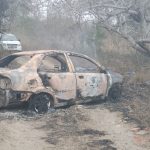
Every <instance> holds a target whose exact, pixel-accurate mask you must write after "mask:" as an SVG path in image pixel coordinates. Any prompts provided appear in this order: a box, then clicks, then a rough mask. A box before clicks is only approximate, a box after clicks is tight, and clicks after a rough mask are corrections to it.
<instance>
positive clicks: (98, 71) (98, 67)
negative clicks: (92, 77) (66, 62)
mask: <svg viewBox="0 0 150 150" xmlns="http://www.w3.org/2000/svg"><path fill="white" fill-rule="evenodd" d="M68 56H69V58H70V61H71V63H72V65H73V67H74V71H75V72H76V73H100V70H101V69H100V66H99V65H98V64H96V63H95V62H94V61H92V60H90V59H88V58H86V57H84V56H80V55H75V54H68ZM71 56H73V57H77V58H81V59H84V60H87V61H89V62H90V63H91V64H93V65H95V66H96V67H97V71H93V72H92V71H81V72H80V71H76V67H75V65H74V62H73V60H72V58H71Z"/></svg>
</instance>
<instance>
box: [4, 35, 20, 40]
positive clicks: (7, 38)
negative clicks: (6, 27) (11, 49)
mask: <svg viewBox="0 0 150 150" xmlns="http://www.w3.org/2000/svg"><path fill="white" fill-rule="evenodd" d="M1 41H18V40H17V38H16V37H15V35H13V34H3V35H2V37H1Z"/></svg>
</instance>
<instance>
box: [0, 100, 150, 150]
mask: <svg viewBox="0 0 150 150" xmlns="http://www.w3.org/2000/svg"><path fill="white" fill-rule="evenodd" d="M106 104H108V105H109V103H107V102H106V103H104V102H102V103H94V104H93V103H92V104H88V105H75V106H71V107H69V108H63V109H57V110H53V111H51V112H49V113H48V114H45V115H37V114H33V113H30V112H26V111H25V110H22V109H10V110H0V133H1V134H0V149H1V150H20V149H21V150H27V149H32V150H60V149H62V150H149V149H150V139H149V130H148V129H141V128H139V127H138V125H137V124H135V123H134V122H128V121H126V120H125V119H124V117H123V114H122V113H121V112H119V111H110V109H109V108H108V106H107V105H106Z"/></svg>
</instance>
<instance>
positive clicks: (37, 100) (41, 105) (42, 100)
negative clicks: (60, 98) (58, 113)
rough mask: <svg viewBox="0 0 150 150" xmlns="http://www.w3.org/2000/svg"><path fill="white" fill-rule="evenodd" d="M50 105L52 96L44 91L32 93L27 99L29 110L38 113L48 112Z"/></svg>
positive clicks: (51, 104) (51, 105)
mask: <svg viewBox="0 0 150 150" xmlns="http://www.w3.org/2000/svg"><path fill="white" fill-rule="evenodd" d="M52 107H53V100H52V97H51V96H49V95H48V94H45V93H44V94H43V93H42V94H37V95H34V96H33V97H31V98H30V100H29V107H28V108H29V110H32V111H35V112H36V113H39V114H42V113H46V112H48V110H49V109H50V108H52Z"/></svg>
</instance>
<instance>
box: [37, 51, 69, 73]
mask: <svg viewBox="0 0 150 150" xmlns="http://www.w3.org/2000/svg"><path fill="white" fill-rule="evenodd" d="M57 55H62V56H63V57H64V58H65V64H66V71H58V72H49V73H67V72H69V67H68V63H67V59H66V56H65V54H64V53H58V54H57V53H56V54H44V55H43V58H42V60H41V62H40V63H39V65H38V67H37V72H39V71H40V66H41V65H42V61H43V60H44V59H45V58H46V57H47V56H49V57H52V58H53V59H56V58H55V57H56V56H57ZM56 60H57V61H59V60H58V59H56ZM47 73H48V72H47Z"/></svg>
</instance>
